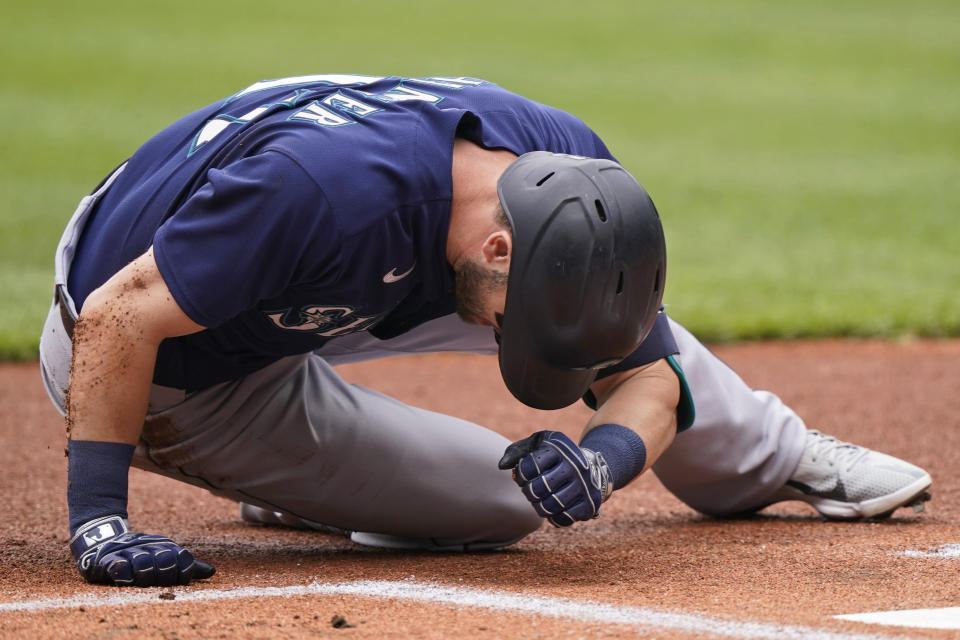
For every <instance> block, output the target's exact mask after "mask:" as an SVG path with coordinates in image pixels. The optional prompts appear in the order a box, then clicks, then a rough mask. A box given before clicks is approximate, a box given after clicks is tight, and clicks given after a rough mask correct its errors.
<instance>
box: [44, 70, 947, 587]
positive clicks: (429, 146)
mask: <svg viewBox="0 0 960 640" xmlns="http://www.w3.org/2000/svg"><path fill="white" fill-rule="evenodd" d="M664 247H665V245H664V239H663V232H662V228H661V225H660V220H659V217H658V214H657V211H656V209H655V208H654V205H653V203H652V201H651V200H650V198H649V196H648V195H647V193H646V192H645V191H644V189H643V188H642V187H641V186H640V185H639V184H638V183H637V181H636V180H635V179H634V178H633V177H632V176H630V174H629V173H627V172H626V171H625V170H624V169H623V168H622V167H620V165H619V164H617V163H616V162H615V161H614V159H613V157H612V156H611V154H610V152H609V151H608V150H607V148H606V146H605V145H604V144H603V142H601V140H600V139H599V138H598V137H597V136H596V135H595V134H594V133H593V132H592V131H591V130H590V129H589V128H588V127H587V126H586V125H585V124H583V123H582V122H581V121H579V120H578V119H576V118H575V117H573V116H571V115H569V114H567V113H564V112H562V111H560V110H557V109H554V108H551V107H547V106H544V105H541V104H538V103H536V102H533V101H531V100H528V99H525V98H522V97H520V96H518V95H515V94H513V93H510V92H508V91H505V90H504V89H501V88H500V87H497V86H496V85H494V84H491V83H489V82H486V81H483V80H480V79H476V78H468V77H424V78H400V77H374V76H359V75H314V76H300V77H292V78H284V79H278V80H270V81H264V82H258V83H256V84H253V85H251V86H249V87H247V88H246V89H243V90H242V91H240V92H238V93H236V94H234V95H233V96H231V97H229V98H227V99H226V100H223V101H220V102H217V103H215V104H213V105H211V106H209V107H205V108H203V109H201V110H199V111H196V112H195V113H192V114H190V115H187V116H185V117H184V118H182V119H180V120H178V121H177V122H175V123H174V124H172V125H170V126H169V127H167V128H166V129H164V130H162V131H161V132H159V133H158V134H157V135H155V136H154V137H153V138H151V139H150V140H149V141H148V142H146V143H145V144H144V145H143V146H142V147H140V148H139V149H138V150H137V151H136V152H135V153H134V154H133V155H132V156H131V157H130V158H129V159H128V160H127V161H125V162H124V163H123V164H121V165H120V166H119V167H118V168H117V169H116V170H114V171H113V172H112V173H111V174H110V175H109V176H108V177H107V178H106V179H105V180H104V182H103V183H102V184H101V185H100V186H99V187H97V188H96V189H95V190H94V192H93V193H92V194H91V195H90V196H87V197H85V198H84V199H83V200H82V201H81V203H80V205H79V207H78V208H77V211H76V212H75V214H74V216H73V217H72V219H71V220H70V222H69V224H68V225H67V228H66V230H65V232H64V234H63V237H62V240H61V242H60V244H59V247H58V249H57V253H56V279H55V282H56V287H55V298H54V302H53V305H52V307H51V310H50V314H49V316H48V318H47V321H46V323H45V326H44V329H43V336H42V339H41V349H40V350H41V354H40V355H41V369H42V375H43V379H44V382H45V385H46V388H47V390H48V392H49V394H50V397H51V399H52V400H53V403H54V404H55V405H56V407H57V408H58V409H59V410H60V411H61V413H63V414H64V415H65V416H66V425H67V431H68V435H69V443H68V451H69V471H68V474H69V476H68V479H69V483H68V489H67V499H68V504H69V515H70V549H71V552H72V554H73V556H74V558H75V560H76V563H77V566H78V568H79V570H80V572H81V574H82V575H83V576H84V578H85V579H87V580H88V581H90V582H95V583H107V584H117V585H137V586H149V585H171V584H186V583H188V582H189V581H190V580H192V579H200V578H207V577H209V576H211V575H212V574H213V567H212V566H211V565H210V564H207V563H205V562H202V561H201V560H197V559H194V557H193V556H192V554H191V553H190V552H189V551H188V550H186V549H184V548H183V547H181V546H180V545H178V544H177V543H176V542H174V541H173V540H172V539H170V538H167V537H164V536H161V535H151V534H146V533H142V532H139V531H138V530H136V528H131V525H130V524H129V522H128V519H127V475H128V470H129V467H130V465H131V464H133V465H135V466H137V467H139V468H142V469H147V470H150V471H153V472H156V473H160V474H163V475H166V476H169V477H172V478H176V479H178V480H181V481H183V482H188V483H191V484H194V485H197V486H200V487H203V488H205V489H208V490H209V491H211V492H213V493H215V494H217V495H220V496H225V497H227V498H230V499H233V500H236V501H237V502H239V503H241V514H242V516H243V517H244V519H246V520H250V521H255V522H275V523H284V524H290V525H294V526H315V527H334V528H337V529H339V530H342V531H344V532H346V533H347V534H348V535H350V537H351V539H352V540H354V541H355V542H358V543H360V544H368V545H373V546H381V547H393V548H418V549H464V550H466V549H479V548H496V547H502V546H505V545H509V544H512V543H514V542H516V541H517V540H519V539H521V538H523V537H524V536H526V535H528V534H529V533H531V532H532V531H534V530H536V529H537V528H538V527H539V526H540V525H541V523H542V521H543V520H544V519H547V520H549V521H550V522H552V523H553V524H554V525H557V526H567V525H570V524H573V523H574V522H576V521H580V520H589V519H591V518H595V517H597V515H598V514H599V513H600V509H601V505H602V503H603V502H604V501H605V500H607V499H608V498H610V496H611V494H612V493H614V492H615V491H616V490H618V489H620V488H622V487H624V486H625V485H627V484H628V483H629V482H630V481H631V480H632V479H633V478H635V477H636V476H637V475H639V474H640V473H642V472H643V471H645V470H647V469H650V468H653V469H654V471H655V473H656V474H657V475H658V477H659V478H660V479H661V480H662V481H663V483H664V484H665V485H666V487H667V488H668V489H669V490H670V491H672V492H673V493H674V494H675V495H677V496H678V497H679V498H680V499H682V500H683V501H684V502H686V503H687V504H688V505H690V506H691V507H693V508H694V509H697V510H699V511H701V512H703V513H707V514H714V515H724V514H733V513H738V512H743V511H750V510H756V509H760V508H763V507H764V506H766V505H768V504H770V503H773V502H777V501H781V500H792V499H798V500H804V501H806V502H808V503H810V504H811V505H813V507H815V508H816V509H817V510H818V511H819V512H820V513H821V514H823V515H824V516H826V517H828V518H846V519H853V518H869V517H879V516H884V515H887V514H889V513H890V512H892V511H893V510H895V509H897V508H899V507H901V506H905V505H909V504H914V505H917V506H922V504H923V500H924V499H926V498H927V497H928V494H927V489H928V488H929V486H930V483H931V480H930V476H929V475H928V474H927V473H926V472H924V471H923V470H922V469H919V468H917V467H915V466H913V465H911V464H908V463H906V462H903V461H900V460H897V459H895V458H892V457H890V456H886V455H884V454H880V453H876V452H872V451H869V450H867V449H863V448H860V447H857V446H854V445H851V444H846V443H842V442H839V441H837V440H836V439H834V438H831V437H829V436H825V435H823V434H820V433H818V432H816V431H808V430H807V429H806V427H805V425H804V423H803V422H802V421H801V419H800V418H799V417H798V416H797V415H796V414H795V413H794V412H793V411H791V410H790V409H789V408H788V407H786V406H784V404H783V403H782V402H781V401H780V400H779V399H778V398H777V397H776V396H774V395H772V394H770V393H767V392H763V391H754V390H751V389H749V388H748V387H747V386H746V385H745V384H744V383H743V381H742V380H741V379H740V378H739V377H738V376H737V375H736V373H735V372H733V371H732V370H730V369H729V368H728V367H726V366H725V365H724V364H723V363H721V362H720V361H719V360H717V359H716V358H715V357H714V356H713V355H712V354H711V353H710V352H709V351H708V350H707V349H706V348H704V347H703V345H701V344H700V343H699V342H698V341H697V340H696V339H695V338H694V337H693V336H691V335H690V334H689V333H688V332H687V331H686V330H685V329H684V328H683V327H681V326H680V325H678V324H677V323H675V322H673V321H672V320H670V319H668V318H667V316H666V315H665V314H664V313H663V311H662V308H661V301H662V297H663V291H664V282H665V275H666V258H665V248H664ZM447 350H455V351H470V352H477V353H488V354H498V355H499V362H500V371H501V373H502V377H503V380H504V382H505V383H506V385H507V387H508V388H509V389H510V391H511V392H512V393H513V394H514V395H515V396H516V397H517V398H518V399H519V400H520V401H521V402H524V403H526V404H528V405H530V406H533V407H538V408H543V409H552V408H559V407H563V406H566V405H569V404H570V403H573V402H575V401H578V400H580V399H581V398H582V399H583V400H584V401H585V402H587V403H588V404H589V405H590V406H591V407H592V408H594V409H595V413H594V414H593V415H592V417H591V419H590V420H589V421H588V423H587V424H586V425H585V428H584V429H583V435H582V437H581V438H579V441H578V442H574V441H573V440H571V439H570V438H568V437H567V436H565V435H563V434H562V433H560V432H557V431H543V430H541V431H537V430H536V427H535V426H534V425H531V432H533V433H532V435H531V436H530V437H528V438H525V439H523V440H521V441H519V442H516V443H513V444H511V443H509V442H508V441H506V440H505V439H504V438H503V437H501V436H500V435H498V434H496V433H494V432H493V431H491V430H489V429H486V428H484V427H481V426H479V425H475V424H471V423H469V422H466V421H463V420H460V419H458V418H456V417H452V416H446V415H440V414H437V413H432V412H429V411H425V410H423V409H419V408H416V407H411V406H407V405H404V404H402V403H399V402H397V401H395V400H393V399H391V398H388V397H385V396H383V395H381V394H378V393H377V392H375V391H373V390H370V389H365V388H361V387H357V386H353V385H349V384H346V383H345V382H344V381H343V380H342V379H341V378H340V377H339V376H338V375H337V373H336V372H335V371H334V369H333V368H332V366H334V365H337V364H340V363H345V362H351V361H357V360H363V359H370V358H377V357H383V356H388V355H396V354H402V353H418V352H428V351H447ZM423 375H424V376H425V377H426V378H427V379H429V377H430V375H431V374H430V372H429V371H424V373H423ZM518 485H519V487H518Z"/></svg>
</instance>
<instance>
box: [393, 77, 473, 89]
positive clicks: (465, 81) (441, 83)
mask: <svg viewBox="0 0 960 640" xmlns="http://www.w3.org/2000/svg"><path fill="white" fill-rule="evenodd" d="M408 82H419V83H422V84H432V85H433V86H435V87H447V88H448V89H463V88H464V87H476V86H479V85H481V84H483V83H484V81H483V80H478V79H476V78H467V77H460V78H447V77H445V76H430V77H429V78H410V79H409V80H408Z"/></svg>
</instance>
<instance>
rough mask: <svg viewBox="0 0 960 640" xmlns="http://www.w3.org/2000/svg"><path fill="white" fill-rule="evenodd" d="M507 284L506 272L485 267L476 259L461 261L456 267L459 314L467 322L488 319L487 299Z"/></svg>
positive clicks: (455, 286)
mask: <svg viewBox="0 0 960 640" xmlns="http://www.w3.org/2000/svg"><path fill="white" fill-rule="evenodd" d="M506 286H507V274H506V273H503V272H502V271H497V270H495V269H490V268H489V267H484V266H482V265H481V264H480V263H479V262H477V261H474V260H462V261H460V263H459V264H457V266H456V267H454V297H455V298H456V309H457V315H458V316H460V318H461V319H462V320H464V321H465V322H470V323H474V324H476V323H477V321H478V320H487V319H488V317H489V310H488V309H487V305H486V301H487V299H488V298H489V297H490V296H491V295H492V294H495V293H497V292H498V291H500V290H501V289H502V288H504V287H506Z"/></svg>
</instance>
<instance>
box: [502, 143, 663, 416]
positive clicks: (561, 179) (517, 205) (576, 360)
mask: <svg viewBox="0 0 960 640" xmlns="http://www.w3.org/2000/svg"><path fill="white" fill-rule="evenodd" d="M497 190H498V195H499V196H500V204H501V206H502V208H503V211H504V213H505V215H506V217H507V219H508V221H509V222H510V226H511V231H512V233H513V254H512V259H511V265H510V273H509V278H508V283H507V298H506V305H505V309H504V318H503V322H502V323H501V339H500V370H501V373H502V375H503V378H504V382H506V384H507V387H508V388H509V389H510V390H511V392H513V394H514V395H515V396H516V397H517V398H518V399H519V400H521V401H522V402H524V403H525V404H528V405H530V406H533V407H537V408H542V409H555V408H560V407H563V406H566V405H568V404H571V403H572V402H575V401H576V400H577V399H578V398H580V397H581V396H582V395H583V394H584V393H585V392H586V390H587V388H588V387H589V385H590V384H591V383H592V382H593V379H594V378H595V376H596V369H598V368H600V367H602V366H605V365H607V364H610V363H611V362H616V361H618V360H620V359H622V358H624V357H626V356H627V355H629V354H630V353H632V352H633V351H634V350H635V349H636V347H637V346H638V345H639V344H640V342H642V341H643V339H644V338H645V337H646V335H647V334H648V333H649V331H650V329H651V328H652V327H653V322H654V321H655V319H656V315H657V313H658V311H659V309H660V304H661V301H662V298H663V284H664V279H665V273H666V245H665V242H664V238H663V228H662V226H661V224H660V218H659V215H658V214H657V211H656V208H655V207H654V206H653V202H652V201H651V200H650V197H649V196H648V195H647V193H646V191H645V190H644V189H643V187H642V186H640V184H639V183H637V181H636V180H635V179H634V178H633V176H631V175H630V174H629V173H628V172H627V171H626V170H624V169H623V168H622V167H621V166H620V165H618V164H616V163H615V162H612V161H609V160H598V159H590V158H581V157H576V156H566V155H559V154H552V153H548V152H542V151H538V152H533V153H528V154H524V155H523V156H521V157H520V158H518V159H517V160H516V161H514V162H513V164H511V165H510V166H509V167H508V168H507V170H506V171H505V172H504V173H503V175H502V176H501V177H500V180H499V181H498V184H497Z"/></svg>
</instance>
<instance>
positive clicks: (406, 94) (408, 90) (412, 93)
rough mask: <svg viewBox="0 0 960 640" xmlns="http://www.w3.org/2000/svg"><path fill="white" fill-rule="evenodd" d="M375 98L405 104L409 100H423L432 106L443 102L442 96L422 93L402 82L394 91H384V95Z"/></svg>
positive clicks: (375, 95) (379, 94) (376, 95)
mask: <svg viewBox="0 0 960 640" xmlns="http://www.w3.org/2000/svg"><path fill="white" fill-rule="evenodd" d="M374 97H375V98H379V99H381V100H384V101H386V102H405V101H407V100H422V101H423V102H429V103H431V104H436V103H438V102H440V101H441V100H443V98H441V97H440V96H435V95H433V94H432V93H427V92H426V91H420V90H418V89H413V88H412V87H408V86H406V85H404V84H403V83H402V82H401V83H400V84H398V85H397V86H395V87H394V88H393V89H390V90H388V91H384V92H383V93H378V94H374Z"/></svg>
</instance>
